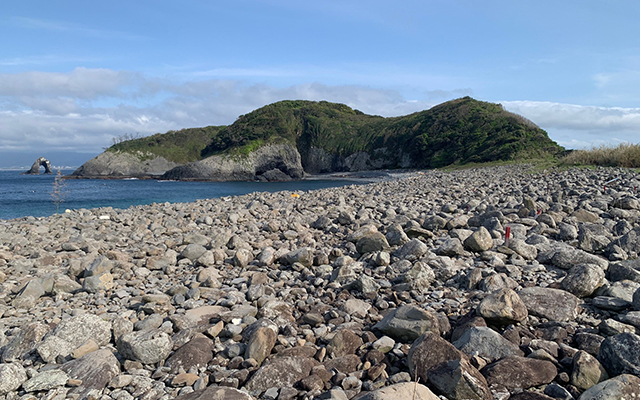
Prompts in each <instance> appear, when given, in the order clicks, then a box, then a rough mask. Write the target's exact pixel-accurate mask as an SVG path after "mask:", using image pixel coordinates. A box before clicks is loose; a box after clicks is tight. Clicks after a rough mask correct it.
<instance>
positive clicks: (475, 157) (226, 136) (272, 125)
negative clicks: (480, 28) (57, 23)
mask: <svg viewBox="0 0 640 400" xmlns="http://www.w3.org/2000/svg"><path fill="white" fill-rule="evenodd" d="M203 129H208V130H207V132H208V133H207V135H204V136H199V137H197V138H196V137H195V136H192V135H191V134H187V133H188V132H186V131H194V130H184V131H185V137H183V138H182V139H181V140H175V138H174V139H172V140H168V141H167V142H168V143H169V145H164V144H162V143H163V140H164V135H154V136H152V137H151V138H155V139H153V140H151V139H150V138H143V139H138V140H137V141H135V140H134V141H130V142H131V143H129V142H123V143H121V144H119V145H116V146H113V147H112V148H109V149H108V150H107V151H112V152H125V153H132V151H134V150H135V151H138V152H139V153H138V154H143V153H140V152H142V151H144V150H148V152H153V154H154V156H158V157H160V156H161V157H165V158H166V159H167V160H168V161H171V162H177V163H180V164H182V165H180V166H178V167H176V168H175V170H172V171H168V172H167V174H166V175H165V177H166V178H171V179H213V180H238V179H242V180H244V179H251V177H252V178H253V179H260V178H263V179H267V180H270V179H271V178H269V177H275V179H280V178H283V177H284V176H283V174H284V175H286V176H288V177H289V178H294V179H297V178H299V175H300V171H301V170H303V171H304V172H306V173H324V172H337V171H359V170H373V169H381V168H437V167H442V166H446V165H451V164H465V163H469V162H485V161H496V160H518V159H531V158H537V157H545V156H549V155H555V154H559V153H560V152H562V151H563V148H562V147H560V146H558V145H557V144H556V143H555V142H553V141H552V140H551V139H549V137H548V135H547V133H546V132H545V131H543V130H542V129H540V128H539V127H537V126H536V125H535V124H533V123H532V122H531V121H528V120H526V119H525V118H523V117H521V116H518V115H516V114H512V113H510V112H507V111H505V110H504V109H503V108H502V106H500V105H499V104H494V103H488V102H482V101H477V100H474V99H472V98H470V97H464V98H461V99H457V100H452V101H449V102H446V103H443V104H440V105H438V106H435V107H433V108H431V109H429V110H425V111H421V112H417V113H414V114H410V115H406V116H402V117H394V118H383V117H380V116H372V115H366V114H364V113H362V112H360V111H358V110H353V109H351V108H350V107H348V106H346V105H344V104H337V103H330V102H326V101H320V102H313V101H302V100H297V101H289V100H287V101H280V102H277V103H273V104H269V105H267V106H265V107H262V108H259V109H257V110H255V111H252V112H251V113H248V114H246V115H242V116H240V117H239V118H238V119H237V120H236V121H235V122H234V123H233V124H231V125H229V126H224V127H208V128H203ZM180 132H183V131H180ZM172 134H174V133H172ZM167 135H169V134H167ZM144 140H146V142H145V141H144ZM183 143H184V144H183ZM186 143H189V144H190V145H189V146H190V147H189V150H188V151H186V150H184V151H183V150H182V149H183V148H186V147H187V146H186ZM145 146H146V147H145ZM149 149H152V150H149ZM169 150H170V151H169ZM198 150H199V154H198V153H197V152H198ZM258 150H259V151H260V153H259V154H260V156H256V154H257V153H256V151H258ZM292 150H293V151H296V152H297V153H298V154H299V157H295V156H292V154H291V151H292ZM148 152H147V153H144V154H149V153H148ZM183 153H184V154H188V155H189V156H188V157H184V158H182V159H177V158H173V159H170V158H167V155H168V154H183ZM142 158H143V157H142ZM261 160H262V161H261ZM261 163H262V164H261ZM205 164H206V167H205ZM225 171H242V173H232V174H230V175H228V176H227V175H225V174H226V172H225ZM266 172H268V174H267V175H265V176H262V175H263V174H265V173H266Z"/></svg>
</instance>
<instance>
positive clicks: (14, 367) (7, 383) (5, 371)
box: [0, 364, 27, 396]
mask: <svg viewBox="0 0 640 400" xmlns="http://www.w3.org/2000/svg"><path fill="white" fill-rule="evenodd" d="M26 380H27V373H26V371H25V370H24V368H23V367H22V365H20V364H0V396H4V395H5V394H7V393H9V392H13V391H14V390H17V389H18V388H19V387H20V386H21V385H22V384H23V383H24V382H26Z"/></svg>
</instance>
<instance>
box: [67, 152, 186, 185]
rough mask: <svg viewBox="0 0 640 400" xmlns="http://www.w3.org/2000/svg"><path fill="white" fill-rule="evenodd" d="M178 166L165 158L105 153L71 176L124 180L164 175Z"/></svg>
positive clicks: (85, 164)
mask: <svg viewBox="0 0 640 400" xmlns="http://www.w3.org/2000/svg"><path fill="white" fill-rule="evenodd" d="M178 165H179V164H177V163H174V162H171V161H168V160H166V159H165V158H163V157H157V156H153V157H152V158H148V159H147V158H146V157H145V156H144V155H143V154H140V157H136V156H135V155H133V154H129V153H115V152H112V151H105V152H104V153H102V154H100V155H98V156H97V157H94V158H92V159H91V160H89V161H87V162H86V163H84V164H83V165H82V166H81V167H80V168H78V169H77V170H75V171H74V172H73V173H72V174H71V176H74V177H82V178H105V177H120V178H122V177H137V176H146V175H162V174H164V173H165V172H167V171H168V170H170V169H171V168H174V167H176V166H178Z"/></svg>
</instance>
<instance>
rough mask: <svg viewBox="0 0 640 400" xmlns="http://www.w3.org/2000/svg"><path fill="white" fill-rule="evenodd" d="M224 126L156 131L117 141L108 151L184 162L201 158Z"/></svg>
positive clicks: (141, 157) (144, 157)
mask: <svg viewBox="0 0 640 400" xmlns="http://www.w3.org/2000/svg"><path fill="white" fill-rule="evenodd" d="M224 128H225V127H224V126H207V127H204V128H190V129H182V130H179V131H169V132H167V133H156V134H155V135H152V136H147V137H143V138H137V139H132V140H125V141H121V142H118V143H115V144H114V145H112V146H111V147H109V148H108V149H107V151H112V152H125V153H131V154H134V155H136V156H138V157H139V158H140V159H141V160H145V159H150V158H154V157H156V156H159V157H164V158H165V159H167V160H169V161H173V162H176V163H181V164H182V163H187V162H191V161H197V160H200V159H201V158H202V150H203V149H204V148H205V147H206V146H207V144H208V143H210V142H211V141H212V140H213V139H214V138H215V137H216V136H217V135H218V133H219V132H220V131H221V130H222V129H224Z"/></svg>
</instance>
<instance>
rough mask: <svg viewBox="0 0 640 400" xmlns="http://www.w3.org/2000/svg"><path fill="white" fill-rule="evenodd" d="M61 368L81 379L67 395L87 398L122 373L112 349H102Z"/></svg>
mask: <svg viewBox="0 0 640 400" xmlns="http://www.w3.org/2000/svg"><path fill="white" fill-rule="evenodd" d="M60 369H61V370H62V371H64V372H66V374H67V375H68V376H69V377H70V378H72V379H76V380H78V381H81V383H80V384H79V385H78V386H76V387H74V388H71V389H70V390H69V392H67V396H73V395H77V396H78V397H79V398H80V399H86V398H88V394H89V393H91V392H93V391H101V390H102V389H104V388H105V387H106V386H107V383H109V382H110V381H111V380H112V379H113V378H114V377H115V376H117V375H118V374H119V373H120V363H119V362H118V359H117V358H116V357H115V356H114V355H113V353H112V352H111V351H110V350H108V349H102V350H98V351H94V352H92V353H89V354H87V355H84V356H82V357H80V358H78V359H76V360H72V361H69V362H67V363H65V364H63V365H62V366H61V367H60Z"/></svg>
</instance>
